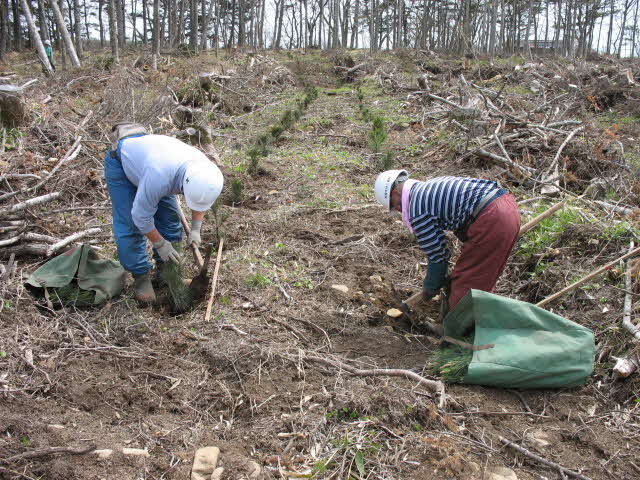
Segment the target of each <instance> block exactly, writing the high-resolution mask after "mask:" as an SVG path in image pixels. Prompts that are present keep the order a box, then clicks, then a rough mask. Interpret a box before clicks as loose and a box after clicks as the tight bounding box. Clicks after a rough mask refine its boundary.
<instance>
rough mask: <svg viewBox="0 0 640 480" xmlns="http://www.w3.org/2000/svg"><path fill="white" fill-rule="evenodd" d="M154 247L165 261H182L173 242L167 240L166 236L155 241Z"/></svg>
mask: <svg viewBox="0 0 640 480" xmlns="http://www.w3.org/2000/svg"><path fill="white" fill-rule="evenodd" d="M153 248H155V249H156V252H158V255H160V258H161V259H162V261H163V262H174V263H180V254H179V253H178V252H176V249H175V248H173V245H171V242H167V241H166V240H165V239H164V238H162V239H160V240H158V241H157V242H155V243H154V244H153Z"/></svg>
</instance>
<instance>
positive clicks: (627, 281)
mask: <svg viewBox="0 0 640 480" xmlns="http://www.w3.org/2000/svg"><path fill="white" fill-rule="evenodd" d="M629 251H630V252H632V251H633V241H631V242H630V243H629ZM629 263H630V262H627V269H626V271H625V274H624V288H625V290H626V293H625V295H624V308H623V310H622V312H623V313H622V326H623V327H624V328H626V329H627V330H628V331H629V333H631V335H633V336H634V337H635V338H636V339H638V340H640V327H638V326H636V325H634V324H633V323H632V322H631V306H632V304H633V302H632V301H631V292H632V290H633V285H632V282H631V266H630V265H629Z"/></svg>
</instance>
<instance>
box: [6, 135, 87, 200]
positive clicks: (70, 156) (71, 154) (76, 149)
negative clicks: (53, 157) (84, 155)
mask: <svg viewBox="0 0 640 480" xmlns="http://www.w3.org/2000/svg"><path fill="white" fill-rule="evenodd" d="M80 140H82V136H79V137H78V138H76V141H75V142H73V145H71V148H70V149H69V150H68V151H67V153H66V154H65V156H64V157H62V159H61V160H60V161H59V162H58V163H57V165H56V166H55V167H53V170H51V171H50V172H49V174H48V175H47V176H46V177H44V178H43V179H42V180H40V181H39V182H38V183H36V184H35V185H34V186H33V187H27V188H23V189H21V190H16V191H15V192H9V193H5V194H4V195H0V201H2V200H6V199H8V198H12V197H15V196H16V195H18V194H21V193H28V192H35V191H36V190H38V189H39V188H40V187H41V186H43V185H44V184H45V183H47V182H48V181H49V179H50V178H51V177H53V176H54V175H55V174H56V172H57V171H58V170H60V168H61V167H62V166H63V165H64V164H65V163H68V162H70V161H72V160H74V159H75V158H76V157H77V156H78V154H79V153H80V149H81V148H82V147H81V146H80Z"/></svg>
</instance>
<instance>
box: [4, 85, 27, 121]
mask: <svg viewBox="0 0 640 480" xmlns="http://www.w3.org/2000/svg"><path fill="white" fill-rule="evenodd" d="M26 122H27V107H26V104H25V101H24V97H23V95H22V88H21V87H19V86H17V85H0V125H2V126H3V127H6V128H16V127H20V126H22V125H25V124H26Z"/></svg>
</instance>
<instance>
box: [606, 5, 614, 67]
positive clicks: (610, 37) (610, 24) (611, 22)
mask: <svg viewBox="0 0 640 480" xmlns="http://www.w3.org/2000/svg"><path fill="white" fill-rule="evenodd" d="M614 2H615V0H610V10H609V34H608V35H607V55H610V54H611V39H612V37H613V13H614V8H615V3H614Z"/></svg>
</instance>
